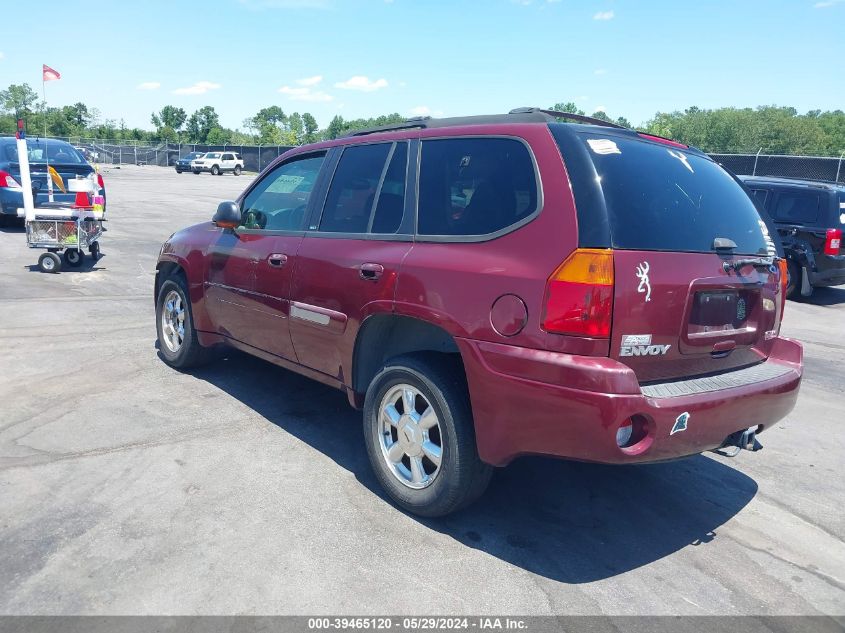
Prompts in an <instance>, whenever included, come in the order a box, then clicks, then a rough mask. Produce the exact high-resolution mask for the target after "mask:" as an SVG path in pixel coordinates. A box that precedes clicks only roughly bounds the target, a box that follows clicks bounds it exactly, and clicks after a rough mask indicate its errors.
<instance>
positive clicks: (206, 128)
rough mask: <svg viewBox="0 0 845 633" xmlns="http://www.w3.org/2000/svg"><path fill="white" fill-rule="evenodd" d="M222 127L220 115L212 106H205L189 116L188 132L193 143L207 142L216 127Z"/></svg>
mask: <svg viewBox="0 0 845 633" xmlns="http://www.w3.org/2000/svg"><path fill="white" fill-rule="evenodd" d="M219 127H220V116H219V115H218V114H217V112H216V111H215V110H214V108H213V107H211V106H204V107H202V108H200V109H199V110H197V111H196V112H194V113H193V114H192V115H191V116H190V117H189V118H188V125H187V128H186V130H187V133H188V141H189V142H191V143H205V142H206V141H207V139H208V135H209V133H210V132H211V130H213V129H214V128H219Z"/></svg>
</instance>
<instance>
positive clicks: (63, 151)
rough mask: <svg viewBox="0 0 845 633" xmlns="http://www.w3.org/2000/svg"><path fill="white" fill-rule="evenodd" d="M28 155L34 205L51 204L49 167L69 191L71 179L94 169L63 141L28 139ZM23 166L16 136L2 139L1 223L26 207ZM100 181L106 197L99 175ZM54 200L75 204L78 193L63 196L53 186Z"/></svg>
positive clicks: (0, 171)
mask: <svg viewBox="0 0 845 633" xmlns="http://www.w3.org/2000/svg"><path fill="white" fill-rule="evenodd" d="M26 147H27V152H28V154H29V170H30V175H31V178H32V193H33V199H34V200H35V206H36V207H38V206H39V205H41V204H43V203H45V202H47V201H48V190H47V179H48V175H47V164H48V162H49V165H50V167H52V168H53V169H55V170H56V172H58V174H59V175H60V176H61V178H62V181H63V182H64V186H65V190H67V189H68V184H67V183H68V180H72V179H74V178H77V177H83V178H87V177H89V176H90V175H91V174H92V173H93V172H94V168H93V167H92V166H91V165H90V164H88V161H86V160H85V157H84V156H82V154H81V153H80V152H79V150H77V149H76V148H75V147H73V146H72V145H70V144H69V143H65V142H64V141H58V140H54V139H39V138H28V139H26ZM20 176H21V165H20V162H18V148H17V145H16V141H15V138H14V137H11V136H4V137H0V221H2V220H4V219H7V218H8V217H9V216H11V217H16V216H17V212H18V209H19V208H22V207H23V190H22V189H21V185H20V182H21V179H20ZM97 180H98V182H99V185H100V187H101V188H102V190H103V192H102V195H103V197H105V195H106V192H105V186H104V185H103V177H102V176H101V175H99V174H98V175H97ZM53 199H54V200H55V201H56V202H71V203H72V202H74V200H75V199H76V194H75V193H62V192H61V190H60V189H58V188H57V187H56V186H55V185H54V186H53Z"/></svg>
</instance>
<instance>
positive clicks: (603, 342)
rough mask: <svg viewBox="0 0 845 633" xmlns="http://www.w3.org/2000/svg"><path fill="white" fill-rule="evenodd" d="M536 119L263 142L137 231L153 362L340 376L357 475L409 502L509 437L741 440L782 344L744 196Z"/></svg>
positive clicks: (643, 449) (550, 449)
mask: <svg viewBox="0 0 845 633" xmlns="http://www.w3.org/2000/svg"><path fill="white" fill-rule="evenodd" d="M552 114H554V116H552ZM552 114H550V113H547V112H545V111H540V110H536V109H528V108H525V109H519V110H515V111H513V112H512V113H510V114H508V115H501V116H483V117H470V118H463V119H442V120H436V119H420V120H410V121H408V122H407V123H406V124H401V125H396V126H392V127H389V128H381V129H377V130H368V131H362V132H358V133H355V134H352V135H350V136H348V137H346V138H342V139H338V140H335V141H330V142H325V143H318V144H315V145H308V146H304V147H299V148H296V149H294V150H291V151H289V152H287V153H286V154H284V155H282V156H281V157H280V158H279V159H278V160H276V161H275V162H274V163H273V164H271V165H270V166H269V167H268V168H267V169H265V170H264V172H263V173H262V174H261V175H260V176H259V177H258V178H257V179H256V180H255V181H254V182H253V183H252V184H251V185H250V186H249V188H248V189H247V190H246V191H245V192H244V193H243V194H242V195H241V197H240V198H239V199H238V200H237V201H236V202H224V203H222V204H221V205H220V207H219V208H218V210H217V213H216V214H215V216H214V219H213V221H212V222H209V223H204V224H199V225H197V226H193V227H191V228H188V229H185V230H183V231H180V232H178V233H176V234H175V235H173V236H171V238H170V239H169V240H168V241H167V242H166V243H165V244H164V246H163V247H162V250H161V255H160V257H159V262H158V267H157V271H158V272H157V275H156V283H155V295H156V324H157V327H158V339H159V345H160V351H161V355H162V357H163V358H164V360H165V362H167V363H168V364H170V365H172V366H173V367H177V368H180V369H181V368H187V367H191V366H194V365H197V364H198V363H200V362H203V361H205V360H208V359H209V358H210V357H211V356H210V352H211V350H212V348H213V347H216V346H218V345H219V344H226V345H229V346H232V347H235V348H238V349H240V350H244V351H246V352H248V353H250V354H254V355H256V356H259V357H261V358H264V359H266V360H268V361H270V362H273V363H276V364H278V365H281V366H282V367H286V368H288V369H292V370H294V371H297V372H300V373H302V374H304V375H306V376H309V377H311V378H314V379H315V380H319V381H320V382H323V383H325V384H327V385H331V386H333V387H336V388H338V389H342V390H343V391H345V392H346V394H347V396H348V398H349V402H350V404H352V406H354V407H357V408H363V410H364V442H365V444H366V447H367V451H368V453H369V457H370V461H371V463H372V467H373V469H374V471H375V473H376V475H377V476H378V479H379V481H380V482H381V484H382V485H383V486H384V488H385V489H386V490H387V492H388V493H389V494H390V496H391V497H392V498H393V499H394V500H395V501H396V502H397V503H398V504H399V505H400V506H401V507H403V508H405V509H407V510H410V511H412V512H415V513H418V514H422V515H429V516H434V515H442V514H445V513H448V512H451V511H453V510H455V509H457V508H459V507H461V506H464V505H466V504H468V503H469V502H471V501H473V500H474V499H475V498H477V497H478V496H479V495H480V494H481V493H482V492H483V490H484V489H485V487H486V485H487V483H488V481H489V479H490V475H491V472H492V466H504V465H506V464H508V463H509V462H510V461H511V460H513V459H514V458H516V457H519V456H520V455H530V454H535V455H536V454H542V455H555V456H558V457H565V458H570V459H578V460H586V461H593V462H603V463H612V464H626V463H636V462H649V461H657V460H667V459H673V458H678V457H683V456H685V455H692V454H696V453H701V452H702V451H707V450H711V449H716V448H719V447H725V446H734V447H742V448H750V449H756V448H758V447H759V442H758V441H757V439H756V434H757V433H759V432H761V431H763V430H764V429H766V428H768V427H770V426H772V425H773V424H775V423H776V422H777V421H778V420H779V419H780V418H782V417H784V416H785V415H787V414H788V413H789V411H790V410H791V409H792V407H793V406H794V404H795V400H796V397H797V395H798V387H799V383H800V381H801V373H802V349H801V346H800V345H799V344H798V343H796V342H794V341H792V340H789V339H786V338H783V337H781V336H780V335H779V331H780V323H781V318H782V315H783V309H784V282H785V279H786V277H785V274H784V270H783V262H782V260H779V259H778V258H777V257H775V251H774V247H773V244H772V242H771V240H770V239H768V233H767V231H766V228H765V225H764V224H763V223H762V222H761V220H760V217H759V216H758V213H757V211H756V210H755V207H754V205H753V203H752V202H751V200H750V199H749V197H748V195H747V194H746V192H745V191H744V190H743V188H742V186H741V185H740V184H738V182H737V181H736V180H735V179H734V178H733V177H732V176H731V175H729V174H728V173H727V172H726V171H725V170H723V169H722V168H721V167H720V166H719V165H717V164H716V163H714V162H713V161H712V160H711V159H710V158H708V157H707V156H706V155H704V154H702V153H701V152H699V151H697V150H695V149H693V148H690V147H687V146H685V145H681V144H680V143H676V142H673V141H669V140H666V139H662V138H657V137H653V136H647V135H644V134H641V133H637V132H635V131H632V130H628V129H624V128H618V127H616V126H613V125H610V124H605V123H603V122H601V121H593V120H589V121H588V122H590V123H592V124H589V125H587V124H582V123H583V121H582V123H564V122H559V119H560V117H559V116H558V115H559V113H552ZM567 116H570V115H567ZM737 450H738V449H737Z"/></svg>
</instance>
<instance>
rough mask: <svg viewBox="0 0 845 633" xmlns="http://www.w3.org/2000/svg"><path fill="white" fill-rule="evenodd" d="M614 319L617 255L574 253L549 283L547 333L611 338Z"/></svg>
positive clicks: (595, 251)
mask: <svg viewBox="0 0 845 633" xmlns="http://www.w3.org/2000/svg"><path fill="white" fill-rule="evenodd" d="M612 316H613V251H611V250H601V249H593V248H579V249H577V250H575V251H573V252H572V254H571V255H570V256H569V257H567V258H566V260H565V261H564V262H563V263H562V264H561V265H560V266H559V267H558V269H557V270H556V271H555V272H554V273H552V275H551V277H549V280H548V282H546V297H545V311H544V313H543V322H542V323H543V329H544V330H546V331H547V332H552V333H554V334H570V335H573V336H590V337H595V338H608V337H609V336H610V323H611V319H612Z"/></svg>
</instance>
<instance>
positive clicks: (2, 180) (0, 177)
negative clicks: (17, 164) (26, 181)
mask: <svg viewBox="0 0 845 633" xmlns="http://www.w3.org/2000/svg"><path fill="white" fill-rule="evenodd" d="M20 188H21V186H20V183H19V182H18V181H17V180H15V179H14V178H12V174H10V173H8V172H5V171H0V189H20Z"/></svg>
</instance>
